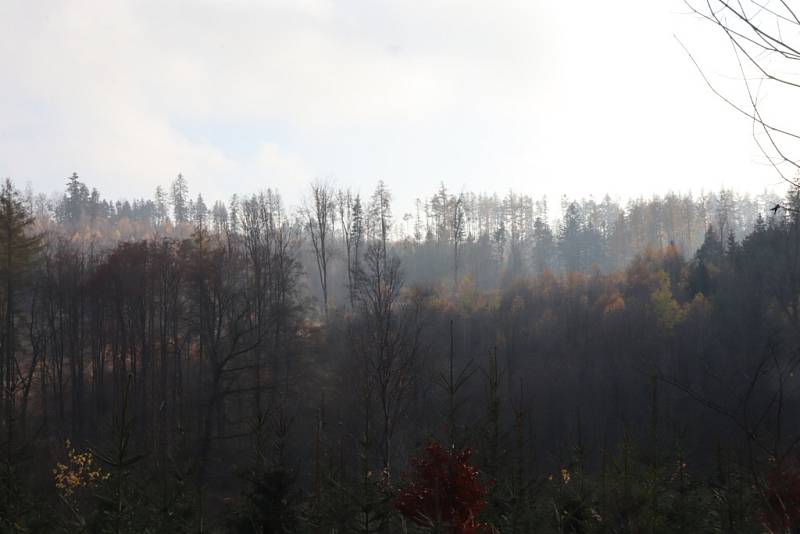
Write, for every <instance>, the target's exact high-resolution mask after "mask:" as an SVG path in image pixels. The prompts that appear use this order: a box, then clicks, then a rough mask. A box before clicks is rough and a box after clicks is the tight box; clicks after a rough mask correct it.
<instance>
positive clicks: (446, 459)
mask: <svg viewBox="0 0 800 534" xmlns="http://www.w3.org/2000/svg"><path fill="white" fill-rule="evenodd" d="M471 455H472V451H471V450H469V449H465V450H463V451H460V452H457V453H454V452H452V451H448V450H447V449H445V448H444V447H442V445H440V444H439V443H435V442H434V443H431V444H430V445H428V446H427V447H426V448H425V457H424V458H415V459H413V460H412V461H411V463H412V464H413V466H414V470H413V473H412V474H411V475H410V476H409V477H407V479H406V481H407V483H406V485H405V487H404V488H402V489H401V490H400V492H399V494H398V496H397V500H396V501H395V508H397V509H398V510H399V511H400V513H402V514H403V515H404V516H405V517H406V518H408V519H409V520H410V521H413V522H414V523H416V524H418V525H430V524H431V523H432V522H435V521H437V520H438V521H439V523H440V524H444V525H447V526H449V527H450V529H451V530H450V532H451V533H452V534H483V533H488V532H490V530H489V527H488V525H486V524H485V523H480V522H479V521H478V520H477V516H478V514H479V513H480V512H481V510H483V508H484V507H485V506H486V501H485V497H486V495H487V493H488V491H489V488H488V487H487V486H484V485H482V484H481V482H480V481H479V480H478V470H477V469H475V468H474V467H473V466H471V465H470V464H469V458H470V456H471Z"/></svg>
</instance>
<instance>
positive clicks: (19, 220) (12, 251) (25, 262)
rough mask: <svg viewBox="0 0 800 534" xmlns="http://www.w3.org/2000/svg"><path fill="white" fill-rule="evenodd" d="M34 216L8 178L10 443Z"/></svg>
mask: <svg viewBox="0 0 800 534" xmlns="http://www.w3.org/2000/svg"><path fill="white" fill-rule="evenodd" d="M32 224H33V219H32V218H31V216H30V215H29V214H28V213H27V211H26V210H25V207H24V205H23V204H22V201H21V200H20V195H19V192H18V191H17V190H16V189H15V188H14V186H13V184H12V183H11V180H8V179H6V181H5V183H4V184H3V186H2V189H0V291H2V293H0V295H1V296H2V308H1V309H0V310H1V311H0V313H2V333H1V334H0V343H2V353H1V354H0V357H1V358H2V362H0V386H2V390H3V391H2V396H0V402H2V405H3V407H4V410H3V423H4V426H5V430H6V438H7V442H8V443H12V442H13V438H14V425H15V421H14V419H15V401H16V396H17V391H16V387H17V384H18V382H17V369H18V365H19V362H18V361H17V345H18V339H17V338H18V332H17V328H16V326H17V315H18V313H19V312H20V311H21V305H22V301H21V296H22V293H23V291H24V290H25V288H26V286H27V284H28V282H29V276H30V271H31V268H32V264H33V260H34V258H35V257H36V254H37V252H38V250H39V247H40V242H41V239H40V237H39V236H38V235H32V234H31V225H32Z"/></svg>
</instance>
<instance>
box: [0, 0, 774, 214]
mask: <svg viewBox="0 0 800 534" xmlns="http://www.w3.org/2000/svg"><path fill="white" fill-rule="evenodd" d="M684 12H685V8H684V7H683V4H682V2H681V1H680V0H662V1H652V0H648V1H643V0H615V1H613V2H597V1H590V0H573V1H569V2H566V1H560V0H559V1H553V0H548V1H544V0H523V1H519V2H516V1H503V2H486V1H478V0H475V1H471V0H470V1H455V0H425V1H420V2H416V1H402V2H399V1H385V0H361V1H356V0H276V1H266V0H225V1H222V0H218V1H210V0H186V1H165V0H137V1H128V2H125V1H114V0H104V1H97V0H92V1H88V0H87V1H68V0H65V1H61V0H58V1H51V2H48V1H39V0H3V1H2V2H0V34H1V35H2V39H0V73H2V78H0V176H2V177H5V176H9V177H11V178H12V179H14V180H15V181H16V182H17V183H18V184H20V185H23V184H25V183H26V182H30V183H31V184H32V185H33V187H34V188H35V189H36V190H39V191H45V192H48V193H49V192H51V191H53V190H56V189H62V188H63V185H64V183H65V178H66V176H68V175H69V174H71V173H72V172H73V171H76V172H78V174H80V175H81V176H82V178H83V179H84V181H86V182H87V183H88V184H89V185H90V186H97V187H98V188H99V189H100V191H101V194H103V195H104V196H107V197H111V198H119V197H122V196H124V197H129V198H130V197H133V196H136V197H141V196H147V197H150V196H152V193H153V190H154V189H155V186H156V185H157V184H162V185H165V186H166V185H168V184H169V182H170V181H171V180H172V178H174V176H175V175H176V174H177V173H178V172H183V174H184V175H185V176H186V177H187V179H188V180H189V186H190V189H191V193H192V194H193V195H195V194H196V193H197V192H198V191H200V192H202V193H203V194H204V197H205V198H206V199H207V200H209V199H215V198H228V197H229V196H230V194H231V193H234V192H239V193H248V192H255V191H258V190H260V189H265V188H267V187H277V188H278V189H279V190H280V191H281V193H282V194H283V196H284V197H285V198H287V200H288V201H289V203H290V204H294V203H296V202H297V201H298V200H299V199H300V197H301V196H302V195H303V194H304V193H305V192H306V190H307V183H308V182H309V181H310V180H311V179H313V178H315V177H319V178H329V179H333V180H334V181H335V182H336V183H337V184H338V185H340V186H349V187H352V188H353V189H355V190H360V191H361V192H362V193H367V192H369V191H371V189H372V188H373V186H374V184H375V182H376V181H377V180H378V179H379V178H382V179H383V180H385V181H386V182H387V184H389V186H390V188H391V189H392V190H393V192H394V194H395V197H396V199H397V200H398V201H399V203H400V206H410V204H411V201H412V199H413V198H415V197H417V196H420V195H428V194H430V193H432V192H433V191H434V190H435V188H436V186H437V184H438V183H439V182H440V181H444V182H445V183H446V184H447V185H448V187H449V188H450V189H452V190H456V191H457V190H461V189H465V190H475V191H497V192H500V193H504V192H506V191H507V190H509V189H512V188H513V189H514V190H516V191H518V192H524V193H532V194H535V195H537V196H538V195H540V194H547V195H549V196H550V197H551V198H552V199H553V200H556V199H557V198H558V196H559V195H560V194H562V193H564V194H567V195H570V196H574V197H587V196H589V195H594V196H595V197H596V198H597V197H601V196H602V195H603V194H604V193H606V192H608V193H610V194H612V196H616V197H621V198H627V197H631V196H638V195H640V194H644V195H649V194H651V193H664V192H666V191H668V190H678V191H687V190H690V189H691V190H693V191H695V192H699V191H700V190H701V189H706V190H708V189H718V188H720V187H721V186H726V187H733V188H736V189H738V190H741V191H749V192H760V191H762V190H763V189H765V188H773V189H777V190H780V189H781V188H782V186H781V184H780V181H779V179H778V178H777V177H776V175H775V173H774V171H772V170H771V169H770V168H769V167H768V166H767V165H766V163H765V160H764V158H763V156H761V154H760V153H759V151H758V149H757V147H756V146H755V144H754V143H753V139H752V137H751V125H750V124H749V122H748V120H747V119H745V118H742V117H739V116H738V115H736V113H735V112H733V111H732V110H731V109H730V108H728V107H726V105H725V104H724V103H722V102H721V101H720V100H719V99H718V98H717V97H715V96H714V95H713V94H712V93H711V92H710V91H709V90H708V88H707V87H706V86H705V84H704V82H703V81H702V79H701V77H700V76H699V74H698V72H697V70H696V69H695V67H694V66H693V65H692V63H691V61H690V60H689V58H688V57H687V56H686V53H685V52H684V51H683V49H682V48H681V46H680V45H679V44H678V42H677V41H676V39H675V37H674V35H677V36H678V37H680V39H681V41H683V42H684V43H685V44H686V45H687V46H688V47H689V49H690V50H692V52H693V53H694V54H695V55H696V56H697V59H698V61H699V62H700V63H701V64H703V66H704V68H706V69H707V71H708V73H709V74H710V75H718V74H721V75H725V74H726V73H728V72H729V71H730V67H731V63H730V48H728V47H727V46H725V43H724V41H721V40H720V35H719V34H718V32H717V31H715V30H714V29H713V28H711V27H709V26H707V25H703V24H699V23H697V22H696V21H695V20H693V19H692V18H691V17H689V16H688V15H685V14H683V13H684ZM734 72H735V71H734ZM401 209H407V208H401Z"/></svg>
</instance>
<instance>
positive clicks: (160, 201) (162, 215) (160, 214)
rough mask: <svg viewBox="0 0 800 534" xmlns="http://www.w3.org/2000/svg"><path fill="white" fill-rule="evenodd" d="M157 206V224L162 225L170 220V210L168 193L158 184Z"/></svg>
mask: <svg viewBox="0 0 800 534" xmlns="http://www.w3.org/2000/svg"><path fill="white" fill-rule="evenodd" d="M155 207H156V210H155V219H156V224H157V225H159V226H161V225H163V224H164V223H166V222H167V221H169V211H168V209H167V194H166V193H165V192H164V188H163V187H161V186H160V185H159V186H156V193H155Z"/></svg>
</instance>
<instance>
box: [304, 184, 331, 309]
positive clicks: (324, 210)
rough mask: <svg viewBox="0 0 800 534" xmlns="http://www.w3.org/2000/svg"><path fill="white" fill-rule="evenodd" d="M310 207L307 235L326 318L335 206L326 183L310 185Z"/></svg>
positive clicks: (308, 210) (308, 209)
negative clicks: (309, 239)
mask: <svg viewBox="0 0 800 534" xmlns="http://www.w3.org/2000/svg"><path fill="white" fill-rule="evenodd" d="M311 201H312V206H310V207H306V210H305V211H306V219H307V223H306V224H307V228H308V234H309V236H310V237H311V246H312V248H313V249H314V258H315V259H316V261H317V273H318V274H319V284H320V287H321V288H322V309H323V313H324V314H325V318H326V319H327V318H328V263H329V262H330V260H331V250H330V242H329V237H330V236H329V234H330V233H331V232H332V230H333V226H334V225H333V222H334V217H335V211H334V210H335V204H334V199H333V188H332V187H331V185H330V184H328V183H326V182H319V181H318V182H315V183H313V184H312V185H311Z"/></svg>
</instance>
